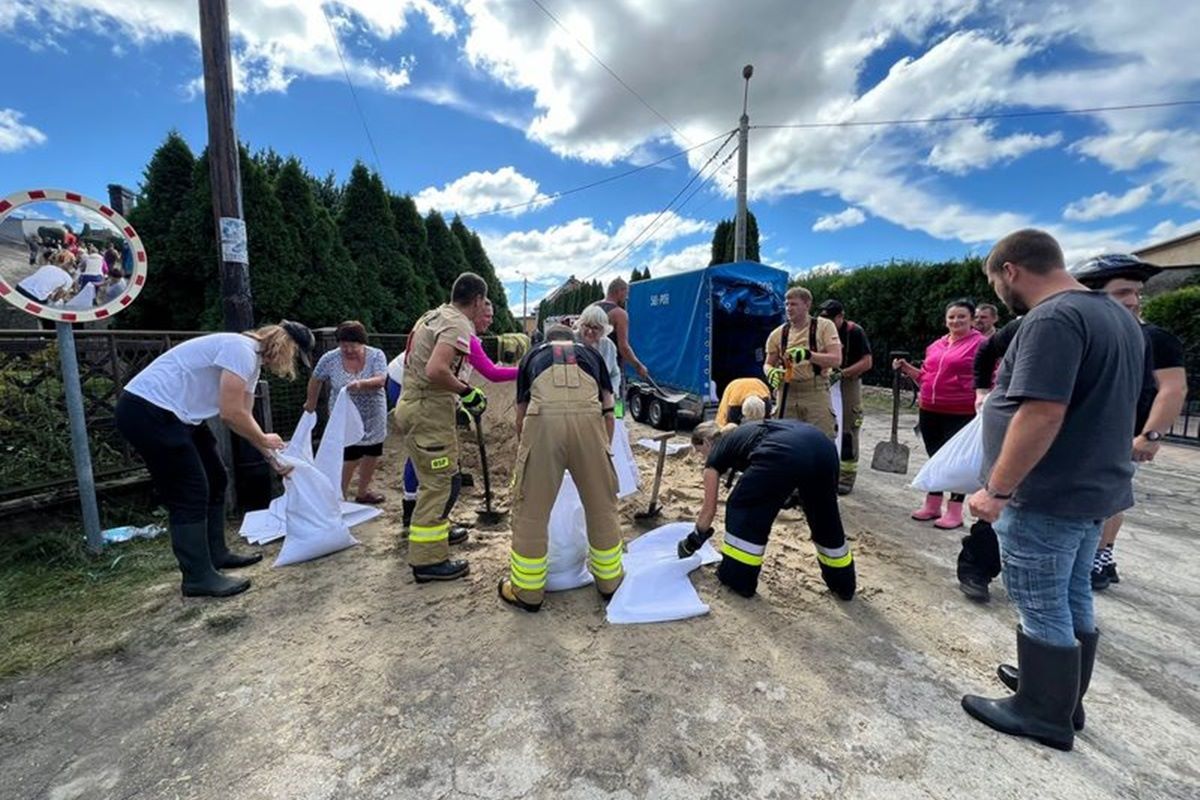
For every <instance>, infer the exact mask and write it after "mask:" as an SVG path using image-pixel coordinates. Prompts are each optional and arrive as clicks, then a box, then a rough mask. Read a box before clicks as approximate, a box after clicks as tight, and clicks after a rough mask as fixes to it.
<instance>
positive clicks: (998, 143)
mask: <svg viewBox="0 0 1200 800" xmlns="http://www.w3.org/2000/svg"><path fill="white" fill-rule="evenodd" d="M995 127H996V126H995V124H994V123H990V122H989V123H984V124H982V125H967V124H961V123H959V124H957V126H956V128H955V130H954V132H953V133H951V134H950V136H948V137H947V138H946V139H944V140H942V141H940V142H938V143H937V144H935V145H934V146H933V149H932V150H930V151H929V158H927V159H926V160H925V163H927V164H928V165H929V166H931V167H933V168H934V169H939V170H942V171H943V172H949V173H952V174H954V175H965V174H966V173H968V172H971V171H972V170H981V169H987V168H988V167H991V166H992V165H994V164H998V163H1003V162H1006V161H1014V160H1016V159H1018V158H1020V157H1021V156H1023V155H1025V154H1026V153H1031V152H1033V151H1034V150H1044V149H1046V148H1049V147H1057V146H1058V145H1059V144H1060V143H1061V142H1062V134H1061V133H1057V132H1056V133H1051V134H1047V135H1045V136H1038V135H1035V134H1032V133H1018V134H1014V135H1012V136H1004V137H1000V138H994V137H993V136H992V133H993V132H994V131H995Z"/></svg>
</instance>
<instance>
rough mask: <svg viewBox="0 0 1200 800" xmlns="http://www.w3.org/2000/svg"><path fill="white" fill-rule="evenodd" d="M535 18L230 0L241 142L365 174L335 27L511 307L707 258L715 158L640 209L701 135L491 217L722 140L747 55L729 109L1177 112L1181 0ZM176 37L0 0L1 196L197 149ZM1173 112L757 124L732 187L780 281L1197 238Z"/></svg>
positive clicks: (102, 176) (78, 5) (402, 150)
mask: <svg viewBox="0 0 1200 800" xmlns="http://www.w3.org/2000/svg"><path fill="white" fill-rule="evenodd" d="M541 5H543V6H544V7H545V9H546V10H548V11H549V12H550V13H551V14H553V15H554V17H555V18H557V20H558V23H561V26H560V24H558V23H556V22H555V21H554V20H553V19H551V18H550V17H549V16H548V15H547V14H546V13H545V12H544V11H543V10H542V9H541V8H539V7H538V5H537V4H535V3H533V2H532V1H531V0H504V1H503V2H498V1H493V2H488V1H487V0H353V1H351V0H347V2H339V3H326V4H325V5H324V6H323V7H322V6H321V5H320V4H319V3H318V2H316V0H306V1H304V2H300V1H299V0H296V1H295V2H290V1H288V0H233V2H231V6H233V9H232V13H233V17H232V20H231V29H232V32H233V41H234V50H235V59H236V61H237V65H238V69H237V80H238V86H239V95H238V109H237V121H238V128H239V133H240V135H241V137H242V138H243V140H245V141H248V142H249V143H250V144H251V145H252V146H253V147H266V146H268V145H269V146H271V147H274V148H275V149H276V150H277V151H279V152H281V153H285V154H295V155H297V156H299V157H300V158H301V159H302V161H303V162H304V163H305V164H306V165H307V166H308V168H309V169H310V170H312V171H313V172H314V173H317V174H324V173H325V172H327V171H329V170H333V171H334V172H335V173H336V174H337V175H338V177H339V178H344V177H345V176H346V174H347V173H348V171H349V169H350V167H351V166H352V165H353V163H354V162H355V160H356V159H362V160H364V161H366V162H367V163H369V164H371V165H372V166H375V165H376V159H375V155H374V154H373V153H372V151H371V149H370V147H369V146H368V143H367V138H366V135H365V133H364V130H363V124H362V122H361V121H360V119H359V115H358V112H357V110H356V108H355V105H354V103H353V102H352V99H351V96H350V92H349V89H348V87H347V84H346V79H345V77H344V75H343V73H342V68H341V64H340V62H339V60H338V51H337V50H336V49H335V48H334V39H333V34H332V33H331V30H330V25H331V24H332V26H333V28H334V30H335V31H336V35H337V41H338V43H339V45H340V47H341V50H342V53H343V55H344V57H345V58H346V62H347V69H348V70H349V72H350V78H351V81H352V82H353V83H354V85H355V87H356V89H357V94H358V98H359V100H360V102H361V104H362V109H363V113H364V115H365V117H366V120H367V125H368V127H369V130H370V132H371V135H372V136H373V138H374V141H375V144H376V145H377V149H378V162H377V165H378V166H379V167H380V168H381V170H382V174H383V177H384V180H385V181H386V183H387V184H388V186H389V187H390V188H392V189H393V190H396V191H403V192H410V193H412V194H414V195H415V196H417V198H418V202H419V203H420V204H421V205H422V207H423V208H429V207H438V208H441V209H442V210H443V211H444V212H446V213H454V212H460V213H462V214H463V215H464V216H466V217H468V224H470V225H471V226H472V227H474V228H475V229H476V230H478V231H479V232H480V234H481V235H482V236H483V238H484V241H485V244H486V245H487V247H488V250H489V253H490V254H491V256H492V259H493V261H495V262H496V264H497V267H498V269H499V271H500V273H501V277H502V279H503V280H504V281H505V283H506V285H507V287H508V288H509V295H510V302H512V304H513V305H514V307H517V308H519V307H520V297H521V295H520V285H521V276H522V275H527V276H528V277H529V278H530V281H531V284H530V300H531V301H533V300H536V299H537V298H538V297H540V296H541V295H542V294H544V293H545V291H547V290H548V289H549V288H552V287H553V286H554V285H556V284H557V283H558V282H560V281H561V280H562V279H564V278H565V277H566V276H567V275H569V274H575V275H578V276H585V275H592V276H594V277H600V278H602V279H607V278H609V277H611V276H613V275H615V274H628V272H629V271H630V270H631V269H632V268H633V267H635V266H645V265H649V266H650V267H651V270H652V271H653V272H655V273H656V274H661V273H663V272H667V271H676V270H681V269H688V268H694V267H698V266H702V265H703V264H704V263H706V261H707V246H708V241H709V239H710V237H711V231H712V228H713V226H714V225H715V224H716V222H717V221H718V220H719V219H720V218H721V217H723V216H729V215H731V214H732V210H733V196H732V191H733V186H732V178H733V175H734V171H733V167H734V165H735V163H736V161H730V162H729V163H728V166H727V167H726V168H725V169H724V170H722V171H718V172H716V174H715V177H714V178H713V180H712V181H711V182H709V183H707V184H706V185H705V186H704V188H703V189H702V190H701V191H700V192H698V193H696V194H695V195H694V196H692V197H691V199H690V200H689V201H688V202H687V203H686V204H685V205H683V206H682V207H678V208H675V209H672V211H671V212H670V213H668V214H667V215H666V216H665V217H663V218H662V220H660V222H662V223H664V224H661V225H659V226H657V227H655V228H651V229H650V230H649V231H647V226H648V224H649V223H650V221H651V220H652V219H653V218H654V216H655V215H656V214H658V212H659V211H660V210H661V209H662V208H663V207H664V206H665V205H666V204H667V202H668V201H669V200H670V199H671V197H672V196H673V195H675V194H676V192H678V191H679V190H680V188H681V187H682V186H683V185H684V183H685V182H686V181H687V180H688V178H689V176H690V175H691V172H692V171H693V170H696V169H700V168H702V167H703V165H704V164H705V162H706V161H707V160H708V158H709V157H710V156H711V155H712V153H713V152H714V151H715V150H716V148H717V146H718V145H719V144H720V140H718V141H716V142H713V143H712V144H709V145H707V146H701V147H697V148H696V149H694V150H691V151H690V152H689V153H688V154H687V155H686V156H685V157H679V158H676V159H674V160H671V161H668V162H667V163H665V164H663V165H660V166H656V167H653V168H650V169H646V170H644V171H642V172H639V173H637V174H636V175H633V176H630V177H628V178H624V179H621V180H618V181H614V182H612V183H609V184H606V185H604V186H601V187H599V188H596V189H592V190H588V191H583V192H579V193H577V194H573V195H571V196H568V197H564V198H561V199H558V200H555V201H552V202H547V203H544V204H541V205H537V206H533V207H530V208H527V209H523V210H520V211H517V212H507V213H491V214H488V213H486V212H488V211H490V210H494V209H496V208H498V207H501V206H505V205H509V204H513V203H519V202H523V201H527V200H532V199H535V198H538V197H541V196H544V195H546V194H551V193H554V192H558V191H562V190H565V189H570V188H573V187H575V186H579V185H582V184H586V183H589V182H593V181H596V180H600V179H603V178H606V177H610V176H613V175H616V174H619V173H621V172H623V171H626V170H629V169H631V168H633V167H635V166H639V165H643V164H647V163H649V162H651V161H654V160H656V159H658V158H661V157H663V156H667V155H670V154H671V153H675V152H678V151H680V150H684V149H687V148H691V147H693V146H694V145H697V144H700V143H702V142H705V141H706V140H709V139H711V138H712V137H714V136H718V135H719V134H721V133H722V132H725V131H729V130H731V129H732V128H733V127H734V126H735V125H736V123H737V116H738V114H739V112H740V104H741V79H740V71H741V66H742V65H743V64H744V63H754V64H755V66H756V74H755V77H754V79H753V80H752V82H751V92H750V114H751V122H752V124H803V123H811V122H845V121H869V120H894V119H913V118H929V117H943V116H947V115H963V114H965V115H976V114H994V113H1006V112H1014V111H1045V110H1055V109H1064V108H1093V107H1108V106H1114V105H1126V104H1139V103H1155V102H1163V101H1179V100H1195V99H1200V75H1198V73H1196V71H1195V70H1194V69H1192V68H1191V65H1193V64H1194V62H1195V58H1194V52H1195V45H1194V41H1193V36H1194V31H1195V30H1197V29H1200V4H1194V3H1183V4H1181V3H1177V2H1168V1H1166V0H1147V1H1146V2H1140V3H1136V4H1131V3H1127V2H1118V0H1107V1H1104V0H1102V1H1101V2H1089V3H1072V2H1066V3H1058V4H1055V5H1054V6H1053V7H1051V8H1050V10H1046V7H1045V4H1034V3H1029V4H1025V3H993V2H989V1H988V0H889V1H887V2H845V3H835V4H815V3H797V2H794V1H792V0H748V2H744V3H741V4H726V3H711V2H703V1H702V0H691V1H690V2H689V1H687V0H656V2H655V3H645V2H624V1H621V0H607V2H599V1H598V0H541ZM322 8H323V9H324V12H325V13H322ZM118 9H119V10H118ZM326 14H327V15H328V20H327V18H326ZM1148 20H1157V21H1158V23H1155V24H1148V23H1147V21H1148ZM1167 20H1169V21H1170V22H1169V24H1165V21H1167ZM1159 23H1164V24H1159ZM564 29H565V30H564ZM197 36H198V33H197V21H196V4H195V2H194V0H139V2H138V3H137V4H129V3H120V4H118V3H115V2H112V0H56V2H55V3H54V4H48V3H45V2H41V1H40V0H9V2H6V3H5V4H4V6H3V7H2V8H0V55H2V56H3V58H4V61H5V63H7V64H9V65H10V70H9V71H8V75H9V77H8V78H7V79H6V81H5V83H4V90H3V93H0V175H3V176H4V178H5V180H4V184H5V186H4V187H0V189H3V192H4V193H7V192H10V191H14V190H17V189H20V188H26V187H31V186H55V187H60V188H69V189H74V190H78V191H83V192H85V193H87V194H91V195H93V196H101V197H102V196H104V193H105V188H104V187H105V185H106V184H108V183H110V182H120V183H125V184H128V185H136V183H137V182H138V180H139V179H140V177H141V171H142V169H143V167H144V166H145V163H146V161H147V159H148V158H149V156H150V154H151V153H152V152H153V150H154V148H155V147H156V146H157V145H158V144H159V143H160V142H161V141H162V139H163V137H164V136H165V134H166V132H167V131H168V130H169V129H170V128H173V127H174V128H177V129H178V130H179V131H180V132H181V133H182V134H183V135H184V137H185V138H186V139H187V140H188V141H189V142H190V143H191V144H192V146H193V148H194V149H196V150H197V151H199V150H200V149H201V148H202V147H203V146H204V142H205V138H206V134H205V119H204V104H203V97H202V95H201V94H200V93H199V91H198V90H199V88H200V84H199V78H200V70H201V68H200V59H199V51H198V43H197ZM585 47H586V48H587V49H589V50H591V51H592V53H594V54H595V56H596V57H598V59H599V60H601V61H603V63H604V64H605V65H607V66H608V67H609V68H611V70H612V71H613V72H615V73H616V75H618V76H619V77H620V79H621V81H623V82H624V83H625V84H626V85H625V86H623V85H622V84H621V82H619V81H618V80H616V79H615V78H614V77H613V76H612V74H610V73H609V72H608V71H607V70H606V69H605V68H604V66H602V65H601V64H600V63H599V62H598V61H597V58H593V56H592V55H589V53H588V52H587V50H585V49H584V48H585ZM14 64H17V65H23V66H21V67H19V68H17V69H15V70H13V69H11V65H14ZM635 93H636V95H635ZM1197 122H1200V107H1197V106H1190V107H1187V106H1185V107H1176V108H1169V109H1140V110H1132V111H1124V112H1102V113H1089V114H1079V115H1070V116H1045V117H1032V118H1010V119H998V120H991V121H986V120H975V121H965V122H953V123H949V122H947V123H937V124H926V125H914V126H899V125H891V126H873V127H852V128H822V129H766V128H764V129H758V130H755V131H752V133H751V144H750V149H749V154H750V171H749V174H750V195H751V207H752V209H753V210H754V211H755V213H756V214H757V216H758V218H759V225H760V229H761V230H762V233H763V236H764V241H763V245H762V253H763V260H764V261H766V262H768V263H772V264H776V265H778V266H780V267H783V268H785V269H787V270H789V272H792V273H793V274H795V273H800V272H804V271H807V270H810V269H813V268H823V269H835V268H840V269H851V268H853V267H855V266H858V265H861V264H864V263H871V262H877V261H882V260H887V259H890V258H920V259H940V258H946V257H957V256H961V255H963V254H965V253H969V252H979V251H983V250H986V248H987V247H988V245H989V244H990V242H992V241H994V240H995V239H996V238H998V237H999V236H1001V235H1003V234H1004V233H1006V232H1008V231H1010V230H1012V229H1014V228H1016V227H1020V226H1024V225H1037V226H1040V227H1046V228H1048V229H1049V230H1051V231H1053V232H1054V233H1055V234H1056V235H1057V236H1059V238H1060V240H1061V241H1062V242H1063V244H1064V247H1065V249H1066V250H1067V252H1068V256H1069V257H1082V256H1084V255H1088V254H1092V253H1095V252H1099V251H1103V250H1128V249H1131V248H1134V247H1137V246H1139V245H1143V244H1147V243H1149V242H1152V241H1157V240H1161V239H1164V238H1169V237H1171V236H1175V235H1178V234H1180V233H1183V232H1187V231H1189V230H1194V229H1196V228H1198V227H1200V159H1196V158H1195V153H1196V152H1200V134H1198V133H1196V129H1197ZM730 152H731V147H727V148H726V149H725V150H723V151H721V153H720V156H719V157H718V160H721V159H724V157H725V156H726V155H728V154H729V153H730ZM710 171H711V170H710ZM704 175H705V176H706V177H707V175H708V172H705V173H704ZM685 196H686V195H685ZM481 213H482V214H483V215H482V216H480V214H481ZM639 234H646V235H644V236H643V237H642V239H638V238H637V237H638V235H639ZM634 241H640V242H641V244H639V245H638V246H637V247H635V248H633V249H632V250H631V251H630V252H627V253H622V250H626V249H629V248H628V245H630V243H631V242H634ZM151 258H153V254H151ZM609 262H611V263H609ZM252 268H253V267H252Z"/></svg>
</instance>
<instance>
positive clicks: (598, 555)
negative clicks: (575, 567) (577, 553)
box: [588, 545, 622, 567]
mask: <svg viewBox="0 0 1200 800" xmlns="http://www.w3.org/2000/svg"><path fill="white" fill-rule="evenodd" d="M588 549H589V551H590V552H589V553H588V556H589V558H590V560H591V562H592V563H593V564H595V565H596V566H600V567H613V566H617V567H619V566H621V555H622V551H621V547H620V545H618V546H616V547H613V548H610V549H608V550H596V549H594V548H588Z"/></svg>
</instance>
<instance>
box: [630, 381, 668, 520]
mask: <svg viewBox="0 0 1200 800" xmlns="http://www.w3.org/2000/svg"><path fill="white" fill-rule="evenodd" d="M655 388H658V387H655ZM659 391H662V390H661V389H659ZM674 435H675V434H674V433H673V432H667V433H660V434H657V435H655V436H654V437H653V439H654V441H656V442H658V466H657V467H655V469H654V488H652V489H651V490H650V507H649V508H647V509H646V510H645V511H638V512H637V513H636V514H634V515H633V518H634V519H637V520H644V519H654V518H655V517H657V516H658V515H659V514H661V513H662V509H661V508H659V505H658V488H659V486H661V485H662V475H663V465H664V464H665V463H666V460H667V439H670V438H671V437H672V436H674Z"/></svg>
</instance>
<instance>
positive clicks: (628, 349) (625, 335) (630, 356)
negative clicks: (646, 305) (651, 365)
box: [592, 278, 650, 380]
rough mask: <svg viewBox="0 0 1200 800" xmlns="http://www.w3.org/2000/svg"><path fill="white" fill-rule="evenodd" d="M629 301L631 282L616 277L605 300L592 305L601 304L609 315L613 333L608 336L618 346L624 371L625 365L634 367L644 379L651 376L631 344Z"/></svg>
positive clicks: (619, 360) (620, 362) (619, 361)
mask: <svg viewBox="0 0 1200 800" xmlns="http://www.w3.org/2000/svg"><path fill="white" fill-rule="evenodd" d="M628 301H629V284H628V283H626V282H625V279H624V278H616V279H614V280H613V282H612V283H610V284H609V285H608V293H607V294H606V295H605V296H604V299H603V300H597V301H596V302H595V303H593V304H592V305H595V306H599V307H600V308H602V309H604V313H605V314H607V315H608V324H609V325H612V333H610V334H609V335H608V338H610V339H612V340H613V344H615V345H616V346H617V354H618V356H619V359H618V363H619V365H620V366H621V370H622V372H624V368H625V365H626V364H628V365H629V366H631V367H633V369H634V371H635V372H637V374H638V375H639V376H641V378H642V379H643V380H648V379H649V378H650V372H649V371H648V370H647V369H646V365H645V364H643V363H642V362H641V361H640V360H639V359H638V357H637V354H636V353H634V352H633V347H632V346H631V345H630V344H629V312H628V311H626V310H625V304H626V303H627V302H628Z"/></svg>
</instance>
